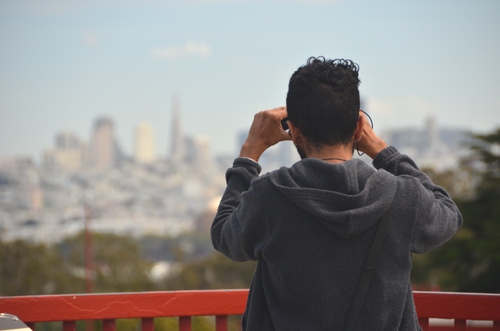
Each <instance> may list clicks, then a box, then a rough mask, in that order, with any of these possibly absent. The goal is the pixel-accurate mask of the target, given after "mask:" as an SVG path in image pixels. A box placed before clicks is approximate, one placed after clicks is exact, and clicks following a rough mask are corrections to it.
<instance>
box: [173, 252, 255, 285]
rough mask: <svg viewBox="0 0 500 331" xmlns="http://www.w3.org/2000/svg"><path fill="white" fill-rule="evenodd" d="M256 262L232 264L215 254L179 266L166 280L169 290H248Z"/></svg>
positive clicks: (220, 255)
mask: <svg viewBox="0 0 500 331" xmlns="http://www.w3.org/2000/svg"><path fill="white" fill-rule="evenodd" d="M255 268H256V262H244V263H239V262H233V261H231V260H229V259H228V258H226V257H225V256H223V255H222V254H220V253H218V252H215V253H213V254H212V255H211V256H209V257H207V258H204V259H200V260H197V261H192V262H187V263H183V264H180V265H179V266H178V267H177V268H176V269H177V270H175V271H174V272H173V273H172V274H171V275H170V276H169V277H168V278H167V279H166V280H165V283H164V287H165V288H167V289H169V290H195V289H198V290H200V289H203V290H205V289H238V288H248V287H249V286H250V282H251V281H252V277H253V273H254V271H255Z"/></svg>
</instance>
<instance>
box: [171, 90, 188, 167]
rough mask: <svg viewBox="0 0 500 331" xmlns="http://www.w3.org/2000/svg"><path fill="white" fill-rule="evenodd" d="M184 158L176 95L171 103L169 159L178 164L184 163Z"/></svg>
mask: <svg viewBox="0 0 500 331" xmlns="http://www.w3.org/2000/svg"><path fill="white" fill-rule="evenodd" d="M184 156H185V147H184V136H183V134H182V125H181V117H180V110H179V100H178V97H177V95H175V94H174V97H173V102H172V142H171V151H170V159H171V160H172V161H173V162H176V163H179V162H182V161H184Z"/></svg>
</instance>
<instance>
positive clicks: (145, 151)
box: [134, 122, 155, 164]
mask: <svg viewBox="0 0 500 331" xmlns="http://www.w3.org/2000/svg"><path fill="white" fill-rule="evenodd" d="M134 157H135V160H136V161H137V162H138V163H144V164H146V163H151V162H153V161H154V160H155V145H154V134H153V128H152V127H151V125H150V124H149V123H147V122H140V123H139V124H138V125H137V127H136V128H135V136H134Z"/></svg>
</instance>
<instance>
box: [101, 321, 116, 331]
mask: <svg viewBox="0 0 500 331" xmlns="http://www.w3.org/2000/svg"><path fill="white" fill-rule="evenodd" d="M115 330H116V322H115V320H114V319H106V320H102V331H115Z"/></svg>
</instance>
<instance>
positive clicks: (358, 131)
mask: <svg viewBox="0 0 500 331" xmlns="http://www.w3.org/2000/svg"><path fill="white" fill-rule="evenodd" d="M364 121H365V117H364V116H363V113H362V112H361V111H360V112H359V117H358V123H356V129H355V130H354V137H353V139H354V141H359V140H360V139H361V136H362V135H363V124H364Z"/></svg>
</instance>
